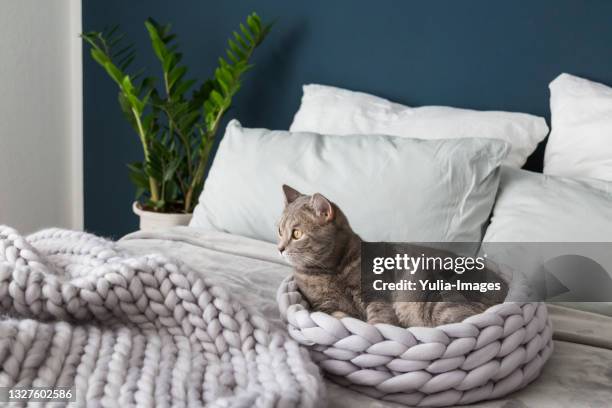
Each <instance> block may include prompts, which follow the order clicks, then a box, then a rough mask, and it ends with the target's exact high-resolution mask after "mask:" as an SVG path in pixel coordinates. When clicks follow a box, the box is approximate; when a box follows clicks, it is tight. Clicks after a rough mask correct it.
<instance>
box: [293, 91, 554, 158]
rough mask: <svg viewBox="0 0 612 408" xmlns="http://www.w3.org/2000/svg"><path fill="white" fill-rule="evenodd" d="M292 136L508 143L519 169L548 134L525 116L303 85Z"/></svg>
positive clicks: (537, 119) (535, 120)
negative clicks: (409, 102)
mask: <svg viewBox="0 0 612 408" xmlns="http://www.w3.org/2000/svg"><path fill="white" fill-rule="evenodd" d="M303 90H304V95H303V96H302V104H301V106H300V109H299V110H298V111H297V113H296V114H295V117H294V119H293V123H292V124H291V128H290V130H291V131H292V132H316V133H322V134H331V135H350V134H385V135H394V136H404V137H413V138H423V139H455V138H465V137H483V138H491V139H500V140H504V141H506V142H508V143H510V145H511V147H512V148H511V150H510V153H509V154H508V156H507V157H506V159H505V161H504V164H506V165H509V166H513V167H521V166H523V165H524V164H525V161H526V160H527V158H528V157H529V155H531V153H533V151H534V150H535V148H536V147H537V145H538V143H539V142H541V141H542V140H543V139H544V138H545V137H546V135H547V134H548V126H546V121H545V120H544V119H543V118H541V117H537V116H533V115H528V114H525V113H513V112H499V111H476V110H469V109H458V108H450V107H444V106H423V107H420V108H411V107H408V106H404V105H400V104H397V103H393V102H390V101H388V100H386V99H383V98H379V97H377V96H373V95H368V94H365V93H361V92H353V91H348V90H345V89H340V88H334V87H331V86H324V85H304V87H303Z"/></svg>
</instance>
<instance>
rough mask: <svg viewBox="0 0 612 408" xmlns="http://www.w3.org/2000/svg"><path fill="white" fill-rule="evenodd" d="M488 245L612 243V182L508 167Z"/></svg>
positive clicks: (488, 229)
mask: <svg viewBox="0 0 612 408" xmlns="http://www.w3.org/2000/svg"><path fill="white" fill-rule="evenodd" d="M501 173H502V175H501V182H500V186H499V192H498V194H497V200H496V202H495V206H494V207H493V217H492V218H491V223H490V225H489V226H488V228H487V231H486V234H485V237H484V241H491V242H609V241H612V184H611V183H603V182H600V183H598V184H597V186H593V185H592V184H590V183H584V182H581V181H579V180H574V179H567V178H560V177H554V176H549V175H545V174H541V173H533V172H530V171H526V170H519V169H512V168H509V167H503V168H502V172H501ZM595 187H597V188H595Z"/></svg>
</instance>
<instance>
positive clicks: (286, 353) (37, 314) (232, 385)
mask: <svg viewBox="0 0 612 408" xmlns="http://www.w3.org/2000/svg"><path fill="white" fill-rule="evenodd" d="M204 273H205V271H197V272H196V271H193V270H190V269H188V268H187V267H186V266H184V265H183V264H181V263H179V262H176V261H173V260H171V259H169V258H166V257H164V256H162V255H156V254H153V255H145V256H128V255H126V254H125V253H123V252H122V251H121V250H120V249H119V248H118V247H117V246H116V245H115V243H114V242H111V241H108V240H105V239H102V238H99V237H96V236H94V235H91V234H86V233H83V232H75V231H66V230H60V229H49V230H44V231H41V232H38V233H35V234H33V235H30V236H27V237H23V236H21V235H19V234H18V233H17V232H16V231H15V230H13V229H11V228H8V227H3V226H0V313H1V314H2V318H1V320H0V387H11V388H16V387H25V388H30V387H74V390H75V394H76V406H88V407H91V406H108V407H115V406H121V407H129V406H138V407H149V406H159V407H183V406H190V407H199V406H214V407H251V406H258V407H275V406H282V407H292V406H299V407H313V406H318V405H324V404H325V388H324V385H323V382H322V380H321V377H320V375H319V372H318V369H317V367H316V366H315V365H314V364H313V363H312V362H311V360H310V358H309V356H308V353H307V352H306V351H305V350H303V349H301V348H299V347H298V345H297V344H296V343H295V342H294V341H292V340H290V339H288V338H287V337H286V336H285V335H284V334H283V333H282V332H279V331H275V330H273V329H272V328H271V326H270V325H269V323H268V321H267V320H266V319H264V318H263V317H261V316H260V315H258V314H256V313H254V312H252V311H250V310H248V309H247V308H245V307H244V306H242V305H241V304H240V303H239V302H238V301H237V300H236V299H234V298H232V296H231V295H230V294H228V293H227V292H226V291H225V290H224V289H223V288H221V287H219V286H215V285H212V284H211V283H210V282H208V281H207V279H206V278H205V277H204V276H203V274H204Z"/></svg>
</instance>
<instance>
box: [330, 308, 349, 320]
mask: <svg viewBox="0 0 612 408" xmlns="http://www.w3.org/2000/svg"><path fill="white" fill-rule="evenodd" d="M331 315H332V316H334V317H335V318H336V319H342V318H343V317H349V315H348V314H346V313H344V312H341V311H339V310H336V311H335V312H333V313H332V314H331Z"/></svg>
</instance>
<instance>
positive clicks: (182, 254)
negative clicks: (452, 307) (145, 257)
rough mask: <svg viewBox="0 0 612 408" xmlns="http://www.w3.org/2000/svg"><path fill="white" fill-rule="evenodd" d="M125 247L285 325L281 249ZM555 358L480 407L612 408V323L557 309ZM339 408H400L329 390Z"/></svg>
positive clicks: (211, 237) (130, 239)
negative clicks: (201, 279)
mask: <svg viewBox="0 0 612 408" xmlns="http://www.w3.org/2000/svg"><path fill="white" fill-rule="evenodd" d="M120 245H121V246H122V247H123V248H125V249H127V250H129V251H131V252H133V253H137V254H146V253H150V252H161V253H164V254H167V255H169V256H172V257H173V258H176V259H179V260H181V261H183V262H185V263H187V264H188V265H189V266H190V267H191V268H192V269H194V270H196V271H197V270H206V271H207V277H208V278H209V280H211V281H212V282H214V283H217V284H219V285H223V286H225V287H226V288H227V289H228V290H229V291H230V292H232V293H233V294H235V295H236V296H238V297H239V298H240V300H241V301H242V302H243V303H244V304H246V305H250V306H252V307H255V308H257V309H258V310H259V311H261V312H262V313H263V314H264V315H265V316H266V317H267V318H268V319H269V320H270V321H271V322H272V324H274V325H278V327H283V324H282V323H281V321H280V319H279V314H278V308H277V305H276V303H275V294H276V289H277V288H278V285H279V284H280V282H281V281H282V279H283V278H284V277H285V276H287V274H289V273H290V272H291V269H290V268H289V266H288V265H287V264H286V263H285V262H284V261H283V259H282V258H281V257H280V256H278V255H277V254H278V253H277V251H276V248H275V246H274V245H273V244H270V243H266V242H262V241H257V240H253V239H249V238H244V237H239V236H235V235H230V234H224V233H219V232H209V231H202V230H197V229H193V228H188V227H177V228H174V229H171V230H168V231H165V232H160V233H145V232H136V233H134V234H130V235H128V236H126V237H124V238H123V239H122V240H121V241H120ZM549 311H550V314H551V316H552V319H553V324H554V328H555V335H554V338H555V351H554V353H553V356H552V357H551V359H550V361H549V362H548V364H547V365H546V366H545V368H544V371H543V373H542V375H541V376H540V378H539V379H537V380H536V381H535V382H534V383H532V384H531V385H530V386H528V387H527V388H526V389H523V390H521V391H519V392H517V393H514V394H512V395H510V396H508V397H507V398H504V399H501V400H496V401H488V402H483V403H479V404H476V405H473V406H474V407H483V408H485V407H486V408H494V407H495V408H526V407H528V408H540V407H568V408H569V407H571V408H575V407H609V406H612V317H608V316H604V315H601V314H596V313H589V312H584V311H578V310H573V309H569V308H566V307H562V306H556V305H551V306H550V307H549ZM328 400H329V405H330V406H332V407H352V408H353V407H354V408H361V407H398V405H396V404H392V403H388V402H380V401H377V400H375V399H372V398H369V397H367V396H365V395H362V394H359V393H357V392H354V391H351V390H348V389H345V388H342V387H340V386H338V385H335V384H333V383H331V382H328Z"/></svg>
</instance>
